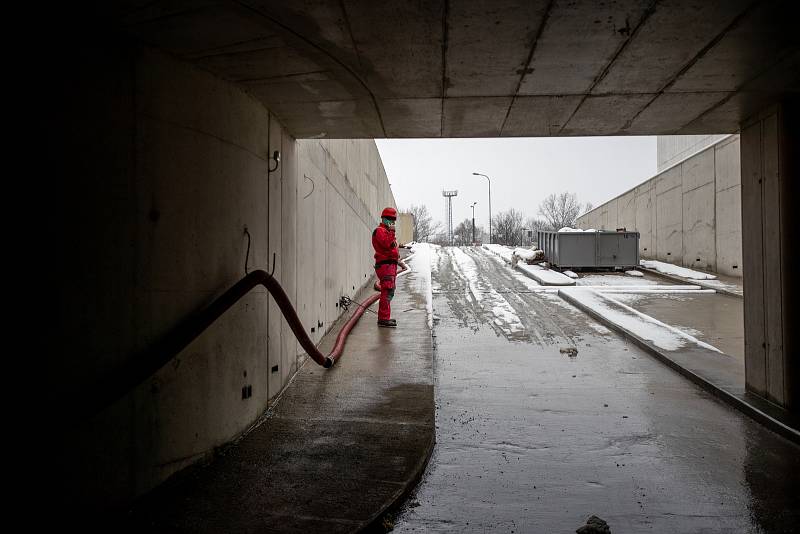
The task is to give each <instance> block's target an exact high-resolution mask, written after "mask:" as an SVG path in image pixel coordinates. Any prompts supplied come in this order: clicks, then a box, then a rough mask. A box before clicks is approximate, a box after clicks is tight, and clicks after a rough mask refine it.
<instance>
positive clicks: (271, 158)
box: [267, 150, 281, 175]
mask: <svg viewBox="0 0 800 534" xmlns="http://www.w3.org/2000/svg"><path fill="white" fill-rule="evenodd" d="M270 161H274V162H275V166H274V167H271V166H270V163H269V162H270ZM280 163H281V153H280V152H279V151H277V150H276V151H274V152H273V153H272V155H271V156H269V157H268V158H267V175H269V174H270V173H272V172H275V171H277V170H278V166H279V165H280Z"/></svg>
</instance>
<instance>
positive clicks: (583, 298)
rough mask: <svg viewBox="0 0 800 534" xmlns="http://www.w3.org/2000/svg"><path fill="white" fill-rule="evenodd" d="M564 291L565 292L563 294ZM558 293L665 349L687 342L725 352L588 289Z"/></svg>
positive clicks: (673, 348)
mask: <svg viewBox="0 0 800 534" xmlns="http://www.w3.org/2000/svg"><path fill="white" fill-rule="evenodd" d="M562 292H563V293H562ZM559 294H563V295H567V296H568V297H571V298H572V299H574V300H576V301H578V302H579V303H580V304H582V305H583V306H585V307H586V308H588V309H590V310H592V311H593V312H595V313H597V314H598V315H601V316H603V317H605V318H606V319H607V320H609V321H610V322H612V323H614V324H616V325H618V326H620V327H621V328H623V329H625V330H627V331H629V332H631V333H633V334H634V335H636V336H638V337H639V338H641V339H644V340H646V341H649V342H650V343H652V344H654V345H655V346H657V347H659V348H661V349H664V350H678V349H680V348H682V347H685V346H686V345H687V344H695V345H697V346H700V347H703V348H706V349H709V350H714V351H716V352H722V351H720V350H719V349H718V348H716V347H714V346H713V345H709V344H708V343H704V342H702V341H700V340H699V339H697V338H696V337H693V336H690V335H689V334H687V333H685V332H683V331H681V330H679V329H677V328H675V327H673V326H670V325H668V324H666V323H662V322H661V321H659V320H658V319H654V318H653V317H650V316H649V315H645V314H644V313H642V312H640V311H638V310H635V309H633V308H631V307H630V306H628V305H626V304H623V303H622V302H620V301H618V300H615V299H613V298H611V297H609V296H607V295H604V294H601V293H599V292H597V291H593V290H589V289H583V288H581V289H577V288H576V289H562V290H561V291H559Z"/></svg>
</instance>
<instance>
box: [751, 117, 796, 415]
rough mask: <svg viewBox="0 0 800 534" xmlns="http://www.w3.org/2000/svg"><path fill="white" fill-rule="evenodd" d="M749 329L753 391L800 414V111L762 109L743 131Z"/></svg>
mask: <svg viewBox="0 0 800 534" xmlns="http://www.w3.org/2000/svg"><path fill="white" fill-rule="evenodd" d="M741 135H742V167H741V168H742V173H741V175H742V192H743V195H742V198H743V206H742V207H743V209H742V217H743V220H744V222H745V225H744V228H745V231H744V236H743V237H744V247H745V250H746V251H747V254H745V271H744V299H745V300H744V328H745V371H746V377H747V389H748V391H750V392H751V393H755V394H757V395H760V396H762V397H764V398H766V399H768V400H770V401H772V402H774V403H776V404H778V405H780V406H783V407H784V408H787V409H789V410H790V411H792V412H794V413H797V412H798V410H799V409H800V364H798V356H797V347H798V342H797V333H796V331H797V317H798V298H799V296H798V285H799V284H798V282H797V277H796V276H795V275H794V273H795V272H796V270H797V252H796V248H797V242H798V241H797V240H798V235H797V234H798V231H797V229H796V228H797V225H796V224H795V223H794V222H793V220H792V213H793V211H794V209H795V208H796V206H797V200H798V198H799V197H800V195H798V186H797V179H796V178H797V173H798V172H800V164H798V155H797V150H796V148H797V146H798V143H800V104H799V103H798V102H794V103H789V102H787V103H785V104H784V105H782V106H776V107H774V108H771V109H767V110H764V111H763V112H762V113H760V114H758V115H757V116H755V117H753V118H752V119H751V120H749V121H746V122H745V124H743V126H742V134H741Z"/></svg>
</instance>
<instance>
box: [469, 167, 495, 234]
mask: <svg viewBox="0 0 800 534" xmlns="http://www.w3.org/2000/svg"><path fill="white" fill-rule="evenodd" d="M472 174H473V175H475V176H483V177H484V178H486V181H487V182H489V243H491V242H492V181H491V180H490V179H489V177H488V176H486V175H485V174H481V173H479V172H473V173H472Z"/></svg>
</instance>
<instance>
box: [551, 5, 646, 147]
mask: <svg viewBox="0 0 800 534" xmlns="http://www.w3.org/2000/svg"><path fill="white" fill-rule="evenodd" d="M656 4H658V0H652V1H651V3H650V5H649V6H647V9H646V10H645V11H644V13H643V14H642V16H641V17H640V18H639V21H638V22H637V23H636V27H635V28H633V31H631V30H630V29H629V30H628V36H627V37H626V39H625V40H624V41H622V43H620V45H619V47H617V50H616V51H615V52H614V55H613V56H612V58H611V60H610V61H609V62H608V63H607V64H606V66H605V67H604V68H603V70H602V71H600V74H599V75H598V76H597V77H596V78H595V79H594V81H593V82H592V85H591V86H590V87H589V89H588V90H587V91H586V94H585V95H584V96H583V98H582V99H581V101H580V102H579V103H578V105H577V106H576V107H575V109H574V110H573V111H572V114H571V115H570V116H569V118H568V119H567V120H566V121H564V124H562V125H561V129H560V130H559V131H558V133H559V134H561V133H562V132H563V131H564V128H566V127H567V125H568V124H569V121H571V120H572V118H573V117H575V115H576V114H577V113H578V110H579V109H581V106H582V105H583V103H584V102H586V99H587V98H588V97H589V95H590V94H592V91H593V90H594V88H595V87H597V85H598V84H599V83H600V82H601V81H603V78H605V77H606V75H607V74H608V72H609V70H611V66H612V65H613V64H614V62H615V61H616V60H617V58H618V57H619V56H620V54H621V53H622V51H623V50H625V48H626V47H627V46H628V44H629V43H631V42H632V41H633V39H634V37H636V35H637V34H638V33H639V29H640V28H641V27H642V26H643V25H644V23H645V22H646V21H647V19H648V18H650V16H651V15H652V14H653V13H654V12H655V10H656ZM626 22H627V21H626ZM628 28H630V26H628Z"/></svg>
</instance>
